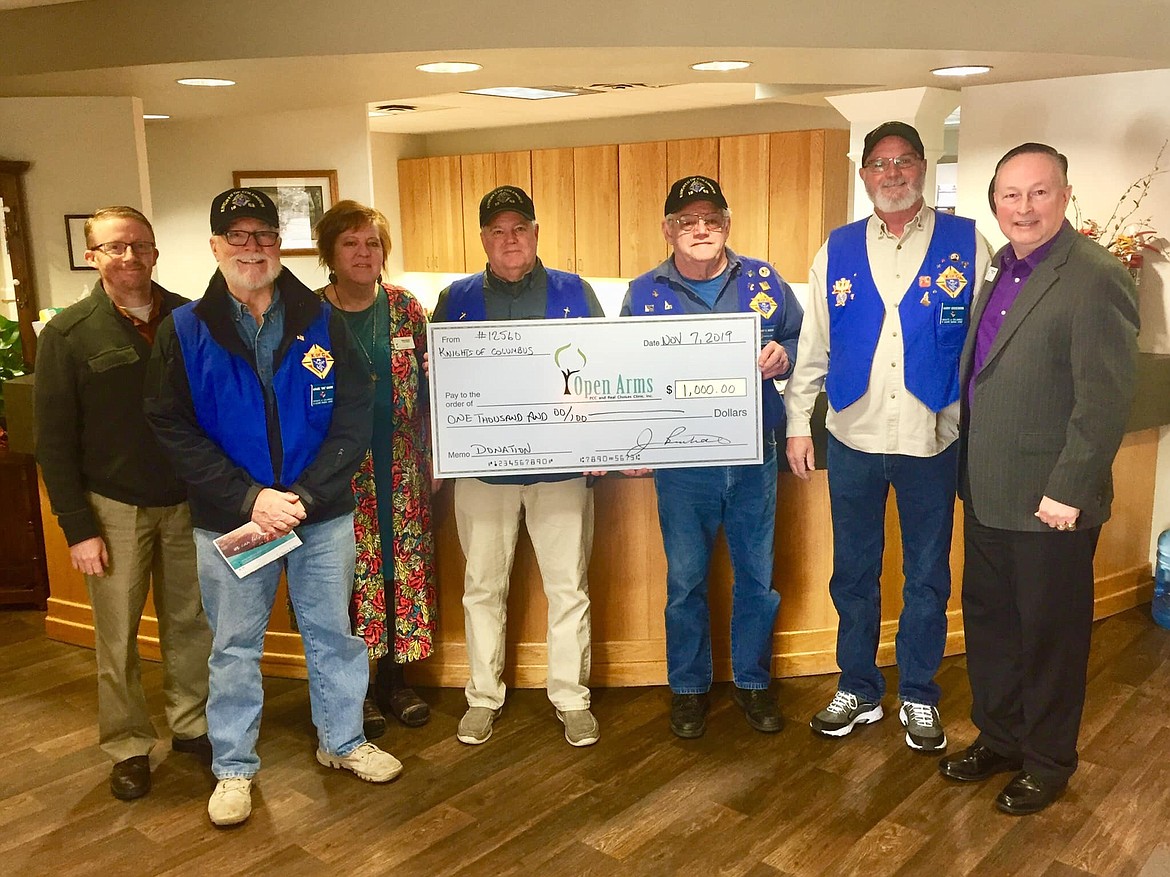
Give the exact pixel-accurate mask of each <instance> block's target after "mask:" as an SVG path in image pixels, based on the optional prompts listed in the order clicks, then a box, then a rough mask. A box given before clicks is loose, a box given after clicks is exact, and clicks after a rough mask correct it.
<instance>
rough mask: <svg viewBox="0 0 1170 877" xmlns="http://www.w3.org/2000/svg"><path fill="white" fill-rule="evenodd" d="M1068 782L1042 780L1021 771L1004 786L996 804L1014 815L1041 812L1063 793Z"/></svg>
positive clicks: (1005, 811)
mask: <svg viewBox="0 0 1170 877" xmlns="http://www.w3.org/2000/svg"><path fill="white" fill-rule="evenodd" d="M1067 787H1068V783H1056V782H1052V781H1051V780H1042V779H1040V778H1039V777H1037V776H1034V775H1032V774H1030V773H1028V772H1027V771H1026V770H1022V771H1020V772H1019V773H1018V774H1016V775H1015V776H1014V777H1012V781H1011V782H1010V783H1008V784H1007V785H1006V786H1004V788H1003V791H1002V792H1000V793H999V795H998V796H997V797H996V799H995V806H996V807H998V808H999V809H1000V810H1002V811H1003V812H1004V813H1010V814H1011V815H1012V816H1027V815H1028V814H1029V813H1039V812H1040V811H1041V810H1043V809H1044V808H1045V807H1047V806H1048V805H1049V804H1051V803H1052V802H1053V801H1055V800H1056V799H1057V798H1059V797H1060V796H1061V795H1062V794H1064V790H1065V789H1066V788H1067Z"/></svg>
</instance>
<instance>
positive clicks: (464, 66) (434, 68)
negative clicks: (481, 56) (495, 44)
mask: <svg viewBox="0 0 1170 877" xmlns="http://www.w3.org/2000/svg"><path fill="white" fill-rule="evenodd" d="M414 69H415V70H419V71H422V72H423V73H474V72H475V71H476V70H480V69H482V65H480V64H473V63H472V62H470V61H435V62H434V63H433V64H419V65H418V66H417V67H415V68H414Z"/></svg>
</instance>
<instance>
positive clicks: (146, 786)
mask: <svg viewBox="0 0 1170 877" xmlns="http://www.w3.org/2000/svg"><path fill="white" fill-rule="evenodd" d="M149 791H150V759H149V758H148V757H147V756H145V755H134V756H132V757H130V758H127V759H125V760H124V761H119V762H118V763H117V764H115V765H114V768H113V770H111V771H110V792H111V794H113V796H114V797H115V798H117V799H118V800H119V801H133V800H134V799H135V798H141V797H142V796H143V795H145V794H146V793H147V792H149Z"/></svg>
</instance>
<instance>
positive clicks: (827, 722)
mask: <svg viewBox="0 0 1170 877" xmlns="http://www.w3.org/2000/svg"><path fill="white" fill-rule="evenodd" d="M883 715H884V713H883V712H882V705H881V704H880V703H870V702H868V701H864V700H858V698H857V695H856V694H851V693H850V692H848V691H838V692H837V693H836V694H834V695H833V700H832V701H831V702H830V703H829V705H828V706H827V707H825V708H824V709H823V710H821V711H820V712H819V713H817V714H816V715H815V716H813V718H812V721H811V722H809V727H811V728H812V729H813V730H814V731H816V732H817V733H818V734H824V735H825V736H826V737H844V736H845V735H846V734H848V733H849V732H850V731H852V730H853V726H854V725H869V724H871V723H873V722H876V721H877V720H878V719H880V718H881V717H882V716H883Z"/></svg>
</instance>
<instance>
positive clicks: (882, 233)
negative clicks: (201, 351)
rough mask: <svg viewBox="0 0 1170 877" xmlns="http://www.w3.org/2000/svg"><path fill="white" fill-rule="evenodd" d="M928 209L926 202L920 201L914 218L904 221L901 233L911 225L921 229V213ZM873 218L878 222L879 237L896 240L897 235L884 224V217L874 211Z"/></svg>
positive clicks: (904, 232)
mask: <svg viewBox="0 0 1170 877" xmlns="http://www.w3.org/2000/svg"><path fill="white" fill-rule="evenodd" d="M929 209H930V208H929V207H927V206H926V202H925V201H924V202H922V206H921V207H919V208H918V212H917V213H915V214H914V218H913V219H911V220H910V221H909V222H907V223H906V228H905V229H903V230H902V234H903V235H905V234H906V232H907V231H908V230H909V229H910V228H911V226H913V227H914V228H917V229H918V230H919V231H921V230H922V226H923V222H924V220H923V215H924V214H925V213H926V211H927V210H929ZM873 218H874V219H876V220H877V223H878V237H879V238H890V239H891V240H898V237H897V236H896V235H894V234H893V233H892V232H891V231H890V229H889V227H888V226H887V225H886V221H885V220H884V219H882V218H881V217H880V216H878V215H877V213H874V215H873Z"/></svg>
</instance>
